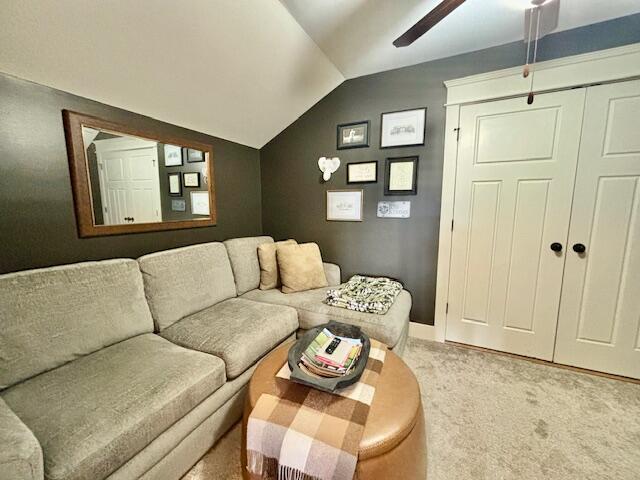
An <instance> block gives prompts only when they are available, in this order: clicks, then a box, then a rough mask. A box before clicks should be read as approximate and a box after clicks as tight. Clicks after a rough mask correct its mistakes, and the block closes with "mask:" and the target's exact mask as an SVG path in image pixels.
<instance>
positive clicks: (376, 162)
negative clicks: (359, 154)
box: [345, 160, 378, 185]
mask: <svg viewBox="0 0 640 480" xmlns="http://www.w3.org/2000/svg"><path fill="white" fill-rule="evenodd" d="M364 164H374V165H375V171H376V173H375V179H373V180H351V179H350V178H349V170H350V169H349V167H351V166H352V165H364ZM345 170H346V172H347V185H357V184H362V183H378V161H377V160H367V161H366V162H351V163H347V168H346V169H345Z"/></svg>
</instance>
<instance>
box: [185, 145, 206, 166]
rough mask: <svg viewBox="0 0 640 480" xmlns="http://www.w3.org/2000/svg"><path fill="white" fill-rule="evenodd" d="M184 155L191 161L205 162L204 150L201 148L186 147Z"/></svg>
mask: <svg viewBox="0 0 640 480" xmlns="http://www.w3.org/2000/svg"><path fill="white" fill-rule="evenodd" d="M183 155H184V156H185V158H186V159H187V162H189V163H197V162H204V152H201V151H200V150H196V149H194V148H187V147H184V153H183Z"/></svg>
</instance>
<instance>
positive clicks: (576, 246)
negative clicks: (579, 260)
mask: <svg viewBox="0 0 640 480" xmlns="http://www.w3.org/2000/svg"><path fill="white" fill-rule="evenodd" d="M573 251H574V252H576V253H584V252H586V251H587V247H585V246H584V245H583V244H582V243H575V244H574V245H573Z"/></svg>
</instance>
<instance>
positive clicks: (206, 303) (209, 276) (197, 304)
mask: <svg viewBox="0 0 640 480" xmlns="http://www.w3.org/2000/svg"><path fill="white" fill-rule="evenodd" d="M138 263H139V264H140V270H142V277H143V278H144V288H145V292H146V294H147V301H148V302H149V307H150V308H151V314H152V315H153V319H154V320H155V323H156V329H157V331H161V330H163V329H165V328H167V327H168V326H170V325H172V324H173V323H175V322H177V321H178V320H180V319H181V318H182V317H186V316H187V315H190V314H192V313H194V312H197V311H199V310H202V309H204V308H207V307H210V306H211V305H214V304H216V303H218V302H221V301H223V300H226V299H227V298H231V297H235V296H236V287H235V282H234V280H233V272H232V271H231V264H230V263H229V257H228V256H227V250H226V249H225V247H224V245H223V244H222V243H220V242H212V243H203V244H200V245H192V246H189V247H183V248H176V249H173V250H165V251H163V252H157V253H152V254H149V255H145V256H143V257H140V258H139V259H138Z"/></svg>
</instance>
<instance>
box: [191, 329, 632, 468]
mask: <svg viewBox="0 0 640 480" xmlns="http://www.w3.org/2000/svg"><path fill="white" fill-rule="evenodd" d="M404 359H405V361H406V362H407V363H408V364H409V365H410V366H411V368H412V370H413V371H414V372H415V374H416V376H417V377H418V380H419V382H420V387H421V390H422V402H423V404H424V409H425V414H426V420H427V449H428V457H429V458H428V464H429V467H428V476H427V478H428V480H445V479H446V480H471V479H473V480H479V479H491V480H494V479H505V480H506V479H517V480H534V479H535V480H541V479H553V480H556V479H558V480H560V479H562V480H564V479H571V480H574V479H575V480H596V479H597V480H605V479H616V480H637V479H639V478H640V385H637V384H632V383H627V382H622V381H618V380H611V379H607V378H602V377H597V376H593V375H588V374H583V373H577V372H574V371H569V370H565V369H560V368H556V367H552V366H548V365H541V364H535V363H532V362H529V361H526V360H521V359H517V358H512V357H506V356H503V355H497V354H494V353H489V352H479V351H474V350H470V349H467V348H462V347H456V346H452V345H445V344H440V343H433V342H426V341H422V340H415V339H411V340H410V341H409V344H408V346H407V351H406V352H405V355H404ZM240 471H241V470H240V424H238V425H236V426H235V427H234V428H233V429H232V430H231V431H230V432H229V433H227V435H226V436H225V437H224V438H223V439H222V440H221V441H220V442H219V443H218V444H217V446H216V447H215V448H214V449H212V450H211V451H210V452H209V453H207V455H205V457H203V459H202V460H201V461H200V462H199V463H198V464H197V465H196V466H195V467H194V468H193V469H192V470H191V471H190V472H189V473H188V474H187V475H186V476H185V477H184V478H185V480H203V479H205V478H206V479H212V478H216V479H218V478H220V479H232V480H237V479H238V480H239V479H240V478H241V475H240Z"/></svg>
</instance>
